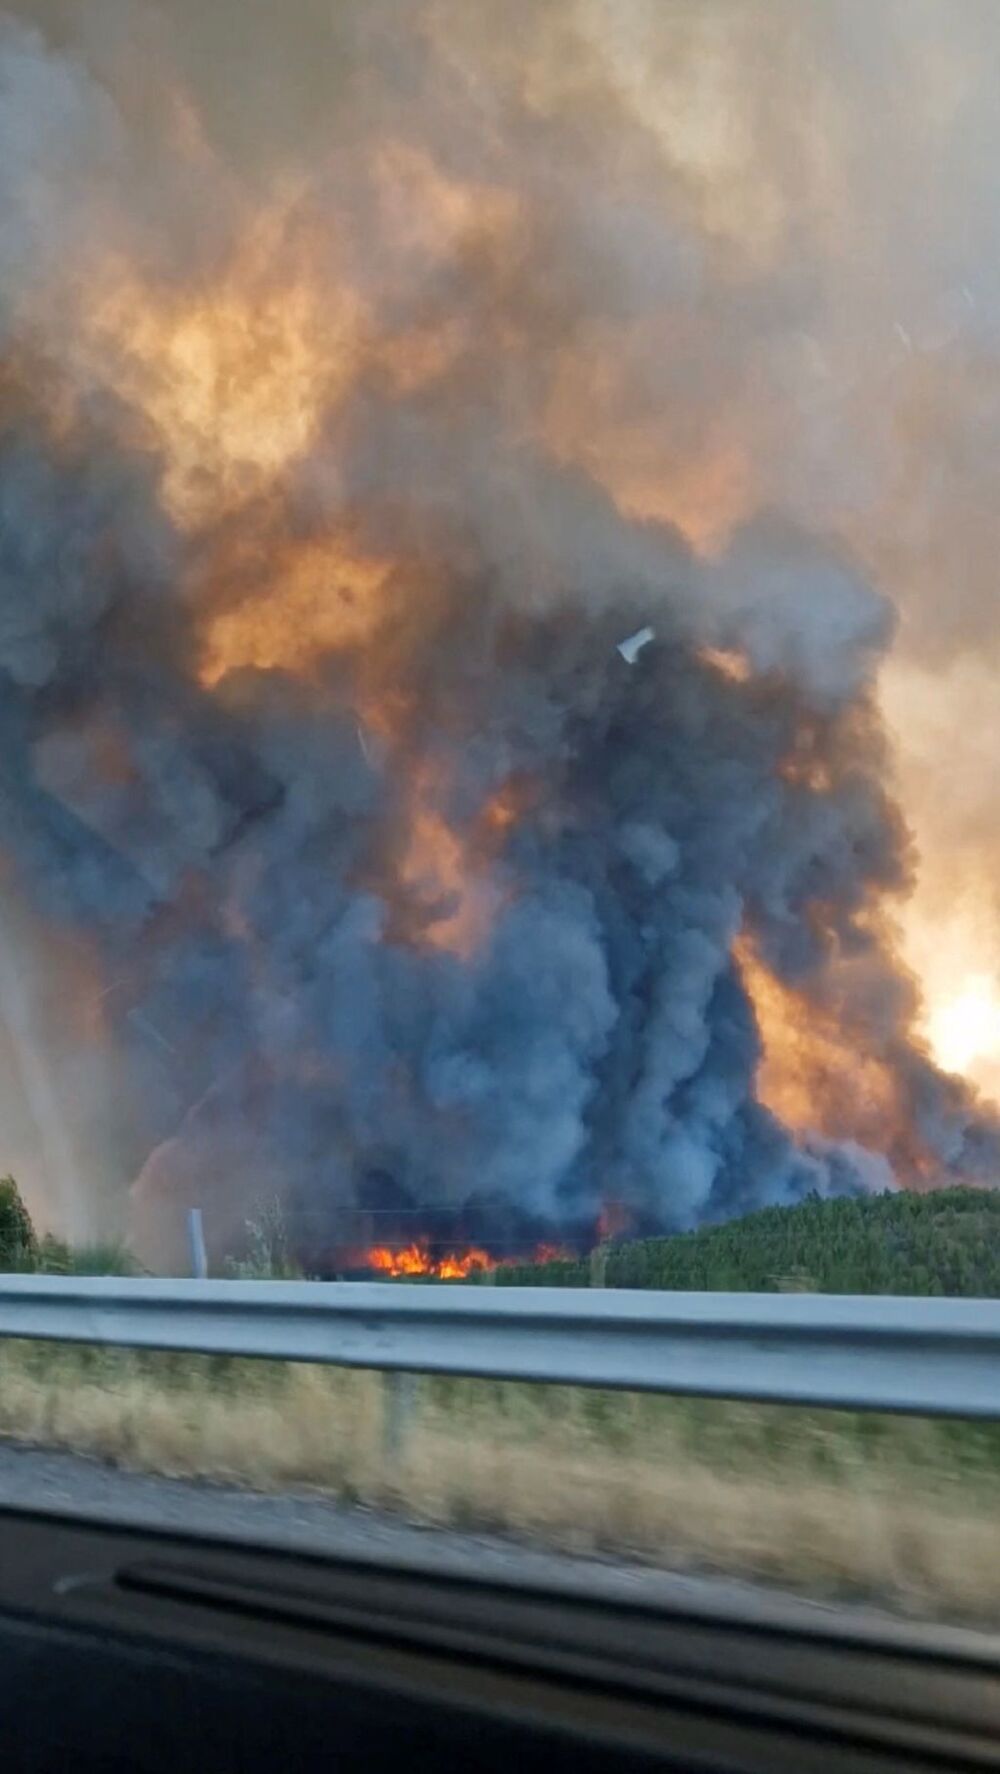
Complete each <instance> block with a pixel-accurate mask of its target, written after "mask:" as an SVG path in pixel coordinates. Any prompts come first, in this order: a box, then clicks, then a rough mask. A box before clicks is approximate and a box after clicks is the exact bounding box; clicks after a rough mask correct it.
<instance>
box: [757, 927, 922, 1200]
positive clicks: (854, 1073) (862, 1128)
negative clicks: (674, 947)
mask: <svg viewBox="0 0 1000 1774" xmlns="http://www.w3.org/2000/svg"><path fill="white" fill-rule="evenodd" d="M733 953H734V957H735V959H736V962H737V964H738V966H739V969H740V974H741V976H742V979H743V983H744V985H745V987H746V989H747V991H748V993H749V995H750V999H751V1002H752V1004H753V1008H754V1014H755V1017H756V1020H757V1027H758V1029H759V1031H760V1037H761V1043H762V1046H763V1055H762V1058H761V1061H760V1064H759V1066H758V1068H757V1078H756V1092H757V1099H758V1101H759V1102H761V1103H763V1104H764V1106H765V1107H766V1108H768V1109H770V1110H771V1113H772V1114H773V1115H775V1116H776V1117H777V1119H778V1120H779V1121H781V1122H782V1123H783V1125H784V1126H785V1127H787V1128H789V1129H790V1130H791V1131H792V1132H793V1133H796V1134H809V1133H816V1134H820V1135H823V1136H824V1137H826V1138H829V1139H838V1140H839V1139H847V1140H856V1141H858V1143H859V1144H861V1145H863V1146H867V1147H869V1148H870V1149H871V1150H872V1151H876V1152H883V1153H885V1154H886V1156H887V1157H888V1158H889V1160H890V1162H891V1163H892V1165H893V1168H894V1169H895V1170H896V1172H897V1174H898V1175H899V1177H900V1180H905V1181H906V1182H907V1183H908V1184H913V1183H916V1184H917V1185H919V1183H920V1181H921V1180H922V1179H925V1178H928V1177H929V1175H930V1174H931V1161H930V1159H929V1157H928V1155H927V1153H926V1151H925V1150H924V1149H923V1147H922V1146H921V1145H920V1144H919V1142H918V1139H917V1135H916V1133H915V1131H914V1128H913V1122H912V1115H911V1113H910V1108H909V1104H908V1103H907V1101H906V1099H905V1092H904V1089H903V1086H902V1083H901V1080H900V1078H899V1075H898V1073H897V1071H896V1070H895V1069H894V1068H893V1066H892V1065H891V1063H890V1062H889V1061H888V1060H887V1059H885V1058H883V1057H881V1056H880V1055H879V1053H878V1052H876V1051H874V1050H873V1046H872V1044H871V1042H870V1040H869V1038H868V1037H867V1035H866V1032H865V1030H864V1029H863V1028H858V1027H852V1026H851V1025H850V1023H849V1022H847V1021H845V1019H844V1018H843V1017H842V1016H841V1015H839V1014H837V1013H835V1012H834V1011H830V1010H825V1009H824V1008H823V1007H821V1006H818V1005H816V1004H815V1003H812V1002H810V1001H809V1000H808V999H807V998H806V996H805V995H804V994H803V993H800V992H796V991H794V990H793V989H792V987H790V986H788V985H786V984H785V983H784V982H783V981H782V980H779V979H778V978H777V977H776V976H775V975H774V974H773V973H772V972H771V971H770V969H769V968H768V967H767V966H766V965H765V964H764V962H763V961H762V960H761V958H760V956H759V955H758V953H757V950H756V948H755V946H754V943H753V941H752V939H751V937H750V936H749V935H747V934H746V933H745V932H744V934H742V935H741V936H740V937H739V938H738V939H737V941H736V943H735V944H734V948H733Z"/></svg>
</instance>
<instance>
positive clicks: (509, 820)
mask: <svg viewBox="0 0 1000 1774" xmlns="http://www.w3.org/2000/svg"><path fill="white" fill-rule="evenodd" d="M447 786H448V784H447V778H446V777H445V776H443V775H442V774H441V773H440V772H439V771H436V770H435V769H433V768H432V767H431V765H430V764H429V763H428V762H427V761H425V762H424V763H422V764H421V765H420V766H419V767H418V768H417V770H416V771H415V773H414V777H413V793H412V799H411V805H410V817H409V824H408V829H407V842H406V847H405V850H404V852H403V855H402V857H401V858H400V860H399V862H398V864H397V868H396V881H397V883H398V885H399V887H400V888H401V889H402V899H401V902H400V904H398V905H397V907H396V914H397V916H396V923H397V926H399V928H400V929H401V931H402V934H403V935H404V936H405V937H406V938H407V939H409V940H416V941H420V942H425V943H429V944H430V945H431V946H432V947H434V948H439V949H447V950H449V951H450V952H451V953H452V954H455V955H459V956H462V957H463V958H464V959H468V958H469V956H471V955H472V954H474V953H475V952H476V951H477V950H478V949H479V948H480V947H481V946H482V944H483V943H484V942H485V940H486V938H487V937H488V935H489V932H490V930H491V929H492V926H493V923H494V920H495V918H496V915H497V912H498V911H499V909H500V907H501V906H502V904H503V903H504V899H505V897H506V890H505V888H504V887H503V886H502V885H501V884H500V883H498V881H497V880H496V879H495V878H494V876H493V875H492V874H491V873H490V863H491V862H492V861H493V860H494V858H495V857H496V855H497V854H498V851H499V849H500V847H501V845H502V842H503V839H504V837H505V836H506V834H507V832H508V831H509V830H510V828H511V827H512V826H513V825H514V824H516V822H517V819H518V817H519V815H520V813H521V811H522V809H523V807H524V806H525V805H526V804H527V801H528V799H529V797H530V792H531V791H530V787H529V786H528V785H526V784H525V783H523V782H520V781H514V780H511V781H508V782H506V783H504V784H502V785H501V787H500V788H499V789H498V790H497V791H496V793H495V794H493V795H491V796H490V797H489V799H488V800H487V801H486V802H485V803H484V805H483V806H482V807H481V808H480V810H479V813H478V815H477V817H476V819H475V820H474V821H473V822H472V825H471V827H470V829H469V831H468V833H467V834H464V835H463V834H460V833H459V832H457V831H456V830H455V828H454V827H453V826H452V825H451V824H450V823H449V822H448V820H447V818H446V817H445V815H444V814H443V813H442V811H441V808H440V804H439V803H440V801H441V800H442V799H443V798H444V797H445V794H446V791H447Z"/></svg>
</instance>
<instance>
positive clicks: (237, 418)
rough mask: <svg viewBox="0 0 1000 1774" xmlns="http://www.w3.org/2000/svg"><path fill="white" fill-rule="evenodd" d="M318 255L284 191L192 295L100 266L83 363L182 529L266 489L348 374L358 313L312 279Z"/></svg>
mask: <svg viewBox="0 0 1000 1774" xmlns="http://www.w3.org/2000/svg"><path fill="white" fill-rule="evenodd" d="M327 250H328V245H327V243H326V242H325V241H324V240H322V238H321V237H320V236H319V235H318V234H317V233H315V232H313V231H311V230H310V229H308V228H307V227H306V226H305V224H304V222H303V220H302V217H301V215H300V213H299V210H298V205H297V201H296V196H295V194H294V193H290V194H283V195H282V196H281V197H280V198H278V199H276V200H275V201H274V202H273V203H272V204H271V206H270V207H269V208H265V210H264V211H263V212H262V213H261V214H259V215H255V216H254V217H252V218H251V220H250V221H249V222H248V224H247V226H246V229H245V232H244V234H243V235H242V237H238V238H237V239H236V241H235V244H234V246H233V248H232V251H231V254H230V257H229V259H228V262H226V263H224V264H223V266H222V268H221V270H220V271H219V272H218V273H217V274H216V275H215V277H214V278H212V279H206V280H205V281H204V283H203V284H202V285H201V286H200V287H198V286H196V287H195V288H193V289H192V288H190V287H184V288H175V287H173V286H170V285H164V284H160V285H157V284H154V283H152V282H147V281H144V280H143V279H142V278H141V276H140V275H139V274H138V273H137V272H136V271H135V270H134V269H133V268H132V267H131V266H130V265H129V264H128V263H126V262H125V261H123V260H122V259H120V258H119V257H112V258H111V259H109V260H108V262H107V263H105V264H103V265H102V266H101V267H100V270H99V272H98V273H97V275H96V277H95V279H94V284H93V287H92V288H91V290H90V291H89V296H88V298H87V299H86V305H85V312H84V345H83V348H82V349H83V353H84V358H85V363H86V362H87V361H88V360H91V359H92V360H96V362H98V363H99V364H100V366H101V369H102V370H103V373H104V377H105V379H106V380H107V381H108V382H109V383H110V384H111V386H112V387H113V388H114V391H115V392H116V394H118V395H119V396H120V397H121V398H122V399H124V400H125V401H127V402H128V404H129V405H130V406H131V408H132V409H133V410H134V411H135V412H137V413H141V414H142V415H144V417H145V420H146V422H147V425H148V427H149V430H150V433H151V436H152V440H153V441H154V443H155V444H156V446H157V447H158V449H159V451H160V453H161V456H162V459H163V464H164V467H163V492H164V497H165V500H166V504H167V507H168V510H169V511H170V512H171V515H172V516H173V517H174V518H175V520H176V521H177V522H178V523H179V524H181V525H182V527H184V528H186V529H193V528H198V527H200V526H201V525H203V524H204V523H206V522H208V521H213V522H214V521H217V520H218V519H219V517H220V516H222V515H224V514H225V513H226V512H227V511H232V510H234V509H236V508H238V507H239V506H241V505H243V504H245V503H246V502H247V500H248V499H250V498H252V497H254V496H256V495H258V494H260V493H261V492H263V491H265V490H266V489H267V487H268V486H270V485H271V484H272V483H273V482H274V481H275V479H276V478H277V477H278V476H279V475H281V474H282V473H283V472H284V471H286V470H287V468H288V466H289V465H290V464H291V463H292V462H294V461H295V460H296V459H298V458H301V457H302V456H304V455H305V454H306V452H307V451H308V450H309V448H310V446H311V444H312V443H313V441H314V438H315V435H316V430H317V427H318V424H319V421H320V418H321V416H322V415H324V414H325V413H326V412H327V411H328V410H329V409H330V406H331V404H333V403H335V401H336V399H337V396H338V394H339V393H340V392H341V391H342V389H343V388H344V387H345V386H346V383H347V381H348V380H349V379H350V377H351V376H352V375H353V373H354V364H355V359H356V354H357V349H358V343H359V335H360V330H361V310H360V305H359V303H358V300H357V298H356V297H355V296H354V294H353V293H352V291H351V290H350V288H349V287H348V286H346V285H345V284H343V283H338V282H334V281H333V280H332V279H330V278H329V276H328V274H326V273H324V274H322V275H321V271H320V258H321V255H322V253H323V252H325V251H327ZM279 268H280V269H279Z"/></svg>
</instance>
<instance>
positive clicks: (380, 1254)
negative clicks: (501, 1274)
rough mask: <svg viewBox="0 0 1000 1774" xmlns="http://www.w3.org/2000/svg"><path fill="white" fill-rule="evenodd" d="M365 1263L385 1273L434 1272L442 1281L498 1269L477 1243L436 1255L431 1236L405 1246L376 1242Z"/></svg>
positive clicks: (366, 1254)
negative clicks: (459, 1249) (463, 1248)
mask: <svg viewBox="0 0 1000 1774" xmlns="http://www.w3.org/2000/svg"><path fill="white" fill-rule="evenodd" d="M361 1264H362V1266H363V1267H364V1268H367V1269H377V1270H378V1272H379V1274H381V1275H391V1276H400V1275H432V1276H434V1277H435V1279H436V1280H438V1281H461V1280H463V1278H464V1277H465V1276H466V1275H472V1274H474V1273H482V1272H483V1271H484V1270H486V1269H494V1268H496V1263H495V1262H494V1259H493V1258H492V1257H491V1256H490V1255H489V1252H488V1251H485V1250H479V1249H477V1248H476V1247H475V1246H472V1247H471V1248H470V1249H468V1250H463V1251H457V1250H455V1251H447V1252H445V1253H444V1254H442V1255H439V1256H436V1255H434V1254H433V1252H432V1251H431V1247H430V1240H429V1239H427V1238H416V1239H413V1240H412V1241H411V1242H410V1243H409V1244H406V1245H403V1246H401V1247H400V1246H393V1245H389V1244H375V1245H373V1246H372V1248H371V1249H370V1250H366V1251H365V1252H364V1254H363V1256H362V1258H361Z"/></svg>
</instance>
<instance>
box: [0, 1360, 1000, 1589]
mask: <svg viewBox="0 0 1000 1774" xmlns="http://www.w3.org/2000/svg"><path fill="white" fill-rule="evenodd" d="M383 1402H384V1400H383V1385H382V1381H381V1379H380V1377H379V1376H378V1375H375V1374H370V1373H350V1372H338V1371H335V1370H328V1369H323V1368H318V1367H305V1366H294V1365H286V1364H269V1363H261V1362H240V1361H232V1360H219V1359H216V1358H210V1357H200V1356H190V1357H179V1356H173V1355H169V1356H152V1355H134V1354H129V1353H126V1352H122V1351H106V1350H72V1349H65V1348H60V1349H53V1348H51V1347H48V1346H41V1345H29V1344H8V1345H6V1346H5V1347H4V1348H3V1349H2V1350H0V1433H3V1434H5V1435H7V1436H11V1437H17V1438H20V1439H23V1440H26V1441H31V1442H35V1443H39V1444H43V1445H46V1446H53V1447H65V1448H72V1449H75V1450H76V1451H78V1452H82V1453H87V1454H92V1455H96V1456H97V1457H99V1458H101V1459H104V1460H108V1461H111V1462H114V1463H116V1464H120V1465H123V1466H128V1467H134V1468H137V1469H142V1470H146V1471H150V1472H157V1473H162V1474H166V1475H170V1476H179V1477H201V1478H208V1479H214V1480H219V1481H226V1482H230V1483H236V1484H245V1485H249V1486H253V1487H256V1488H258V1489H262V1490H272V1491H284V1490H290V1489H299V1488H308V1489H310V1490H315V1491H320V1492H323V1493H326V1494H328V1495H330V1496H332V1497H336V1498H339V1499H342V1500H348V1501H353V1500H363V1501H365V1502H368V1503H371V1504H376V1505H380V1506H383V1507H392V1508H397V1509H400V1510H402V1511H405V1513H406V1514H407V1515H408V1516H410V1517H411V1518H416V1519H419V1520H421V1521H425V1522H432V1523H437V1524H441V1525H449V1526H463V1527H468V1526H475V1527H481V1528H489V1529H499V1530H502V1531H504V1532H510V1533H513V1534H516V1535H519V1536H521V1537H526V1538H531V1539H533V1540H538V1541H541V1542H543V1543H545V1544H546V1545H555V1546H559V1547H564V1548H567V1549H570V1550H573V1551H596V1552H602V1553H610V1554H615V1555H617V1556H625V1557H632V1558H636V1557H638V1558H643V1559H649V1560H652V1561H655V1562H657V1563H661V1564H663V1565H665V1566H673V1567H675V1568H676V1567H683V1566H688V1567H697V1568H700V1569H707V1570H714V1571H720V1572H725V1573H727V1574H730V1575H738V1576H741V1577H748V1578H763V1579H767V1580H769V1581H774V1582H778V1583H783V1584H791V1585H795V1586H798V1587H801V1588H804V1589H806V1590H808V1591H810V1592H811V1593H814V1594H815V1593H817V1592H819V1593H823V1594H831V1595H832V1594H843V1593H845V1592H852V1593H855V1594H868V1595H874V1596H877V1597H879V1598H881V1599H883V1600H892V1601H895V1602H896V1603H897V1604H898V1605H901V1606H904V1607H906V1608H909V1609H911V1610H914V1611H923V1612H929V1613H932V1614H939V1615H950V1616H956V1617H966V1618H975V1619H979V1620H984V1619H995V1618H996V1617H997V1616H998V1615H1000V1436H998V1434H997V1433H996V1432H995V1431H993V1430H991V1429H976V1428H974V1427H972V1426H969V1425H940V1424H929V1423H923V1422H902V1421H894V1420H892V1419H879V1418H866V1419H861V1418H856V1417H851V1416H849V1415H846V1414H844V1413H819V1412H815V1413H810V1412H803V1411H791V1410H782V1409H780V1407H773V1406H771V1407H765V1406H759V1407H758V1406H745V1405H720V1404H712V1403H706V1402H703V1401H680V1400H658V1399H649V1398H636V1397H626V1396H612V1395H607V1394H600V1393H589V1394H588V1393H581V1392H575V1391H571V1390H565V1389H560V1388H554V1387H546V1388H529V1387H523V1386H516V1385H499V1384H495V1383H487V1382H473V1381H446V1380H425V1381H421V1382H419V1383H418V1384H417V1385H416V1388H415V1393H414V1402H413V1408H412V1413H411V1417H410V1420H409V1423H408V1427H407V1433H406V1436H405V1442H404V1448H403V1452H402V1454H401V1456H400V1457H399V1458H398V1459H396V1458H390V1457H388V1455H387V1452H386V1448H385V1445H384V1436H383Z"/></svg>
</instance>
